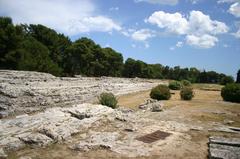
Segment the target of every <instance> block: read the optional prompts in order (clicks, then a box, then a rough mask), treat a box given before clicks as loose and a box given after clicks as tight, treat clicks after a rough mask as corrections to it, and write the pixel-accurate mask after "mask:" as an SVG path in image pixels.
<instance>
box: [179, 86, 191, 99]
mask: <svg viewBox="0 0 240 159" xmlns="http://www.w3.org/2000/svg"><path fill="white" fill-rule="evenodd" d="M180 96H181V99H182V100H191V99H192V98H193V97H194V92H193V88H192V87H183V88H182V89H181V91H180Z"/></svg>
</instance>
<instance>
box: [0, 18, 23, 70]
mask: <svg viewBox="0 0 240 159" xmlns="http://www.w3.org/2000/svg"><path fill="white" fill-rule="evenodd" d="M22 40H23V31H22V28H21V27H20V26H14V25H13V23H12V19H11V18H8V17H0V68H1V69H16V65H15V63H14V61H12V60H11V59H9V58H7V56H8V54H15V51H16V50H17V49H18V48H19V46H20V44H21V42H22Z"/></svg>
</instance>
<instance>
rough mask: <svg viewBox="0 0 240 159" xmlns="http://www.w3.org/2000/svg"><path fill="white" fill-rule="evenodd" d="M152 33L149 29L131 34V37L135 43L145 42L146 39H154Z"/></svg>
mask: <svg viewBox="0 0 240 159" xmlns="http://www.w3.org/2000/svg"><path fill="white" fill-rule="evenodd" d="M154 36H155V35H154V32H153V31H152V30H149V29H141V30H137V31H135V32H133V33H132V35H131V37H132V39H134V40H137V41H146V40H147V39H149V38H151V37H154Z"/></svg>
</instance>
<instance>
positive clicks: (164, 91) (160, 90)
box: [150, 85, 171, 100]
mask: <svg viewBox="0 0 240 159" xmlns="http://www.w3.org/2000/svg"><path fill="white" fill-rule="evenodd" d="M150 97H151V98H152V99H157V100H168V99H170V97H171V94H170V90H169V88H168V87H167V86H165V85H158V86H157V87H154V88H153V89H152V90H151V93H150Z"/></svg>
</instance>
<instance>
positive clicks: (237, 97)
mask: <svg viewBox="0 0 240 159" xmlns="http://www.w3.org/2000/svg"><path fill="white" fill-rule="evenodd" d="M221 96H222V98H223V100H225V101H229V102H236V103H240V84H237V83H231V84H227V85H226V86H225V87H223V88H222V91H221Z"/></svg>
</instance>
